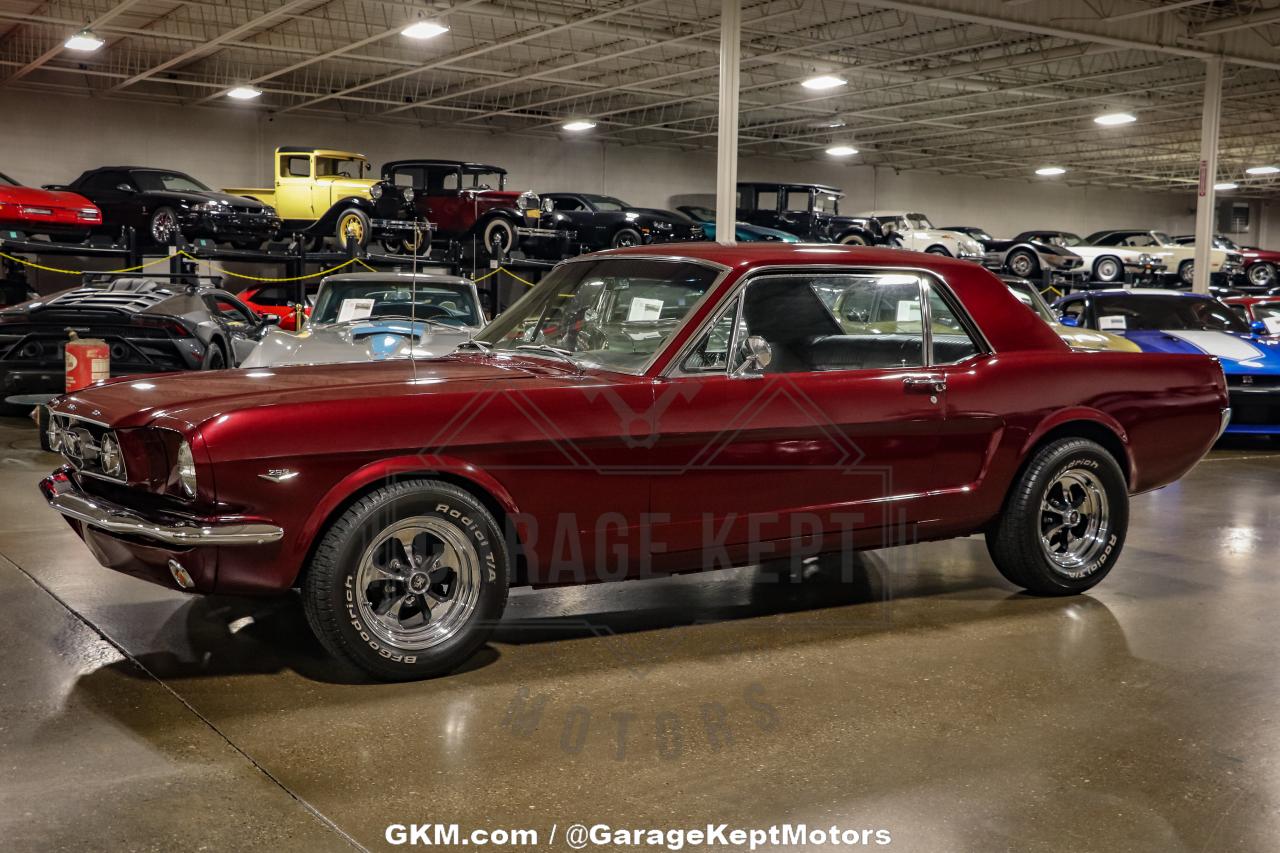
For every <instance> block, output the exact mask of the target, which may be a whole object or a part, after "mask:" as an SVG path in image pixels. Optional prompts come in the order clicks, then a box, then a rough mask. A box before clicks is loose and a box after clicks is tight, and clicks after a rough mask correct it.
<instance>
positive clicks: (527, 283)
mask: <svg viewBox="0 0 1280 853" xmlns="http://www.w3.org/2000/svg"><path fill="white" fill-rule="evenodd" d="M500 272H504V273H506V274H507V275H509V276H511V277H512V278H514V279H515V280H516V281H518V282H520V283H521V284H523V285H525V286H526V287H533V286H534V283H533V282H531V281H529V280H528V279H523V278H521V277H520V276H518V275H516V274H515V273H513V272H512V271H511V270H509V269H507V268H506V267H498V268H497V269H496V270H492V271H490V272H487V273H485V274H484V275H482V276H480V277H479V278H473V279H471V281H472V282H474V283H475V284H479V283H480V282H482V281H484V280H485V279H486V278H490V277H492V276H495V275H497V274H498V273H500Z"/></svg>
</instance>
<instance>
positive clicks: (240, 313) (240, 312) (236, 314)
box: [204, 293, 258, 326]
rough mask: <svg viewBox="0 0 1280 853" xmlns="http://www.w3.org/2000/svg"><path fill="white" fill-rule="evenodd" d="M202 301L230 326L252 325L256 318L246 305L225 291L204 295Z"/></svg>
mask: <svg viewBox="0 0 1280 853" xmlns="http://www.w3.org/2000/svg"><path fill="white" fill-rule="evenodd" d="M204 302H205V305H207V306H208V307H209V310H210V311H212V312H214V314H216V315H217V316H219V317H221V318H222V319H223V320H225V321H226V322H227V323H229V324H231V325H232V326H249V325H253V323H255V322H256V321H257V318H258V315H256V314H254V313H253V312H252V311H250V310H249V309H248V307H246V306H245V305H243V304H242V303H240V302H239V301H237V300H235V299H232V298H231V296H230V295H229V294H226V293H216V294H215V293H210V294H208V295H206V296H205V298H204Z"/></svg>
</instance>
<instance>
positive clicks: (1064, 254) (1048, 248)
mask: <svg viewBox="0 0 1280 853" xmlns="http://www.w3.org/2000/svg"><path fill="white" fill-rule="evenodd" d="M941 230H943V231H959V232H960V233H961V234H966V235H968V236H969V237H972V238H973V239H975V240H977V241H978V242H979V243H981V244H982V248H983V249H984V250H985V251H986V256H985V257H984V258H983V261H982V263H983V266H985V267H988V268H989V269H993V270H998V271H1000V272H1007V273H1009V274H1010V275H1015V276H1017V277H1019V278H1038V277H1040V276H1041V275H1043V274H1044V273H1045V272H1048V273H1049V274H1050V275H1052V276H1059V277H1062V276H1072V277H1074V276H1085V275H1087V274H1088V273H1089V270H1088V269H1086V268H1085V265H1084V258H1082V257H1080V256H1079V255H1077V254H1076V253H1075V252H1073V251H1071V250H1070V249H1068V248H1066V247H1065V246H1059V245H1057V244H1056V243H1050V242H1049V241H1048V240H1037V239H1034V238H1033V237H1031V236H1029V235H1027V234H1020V235H1018V236H1017V237H1015V238H1013V239H1012V240H997V239H996V238H995V237H992V236H991V235H990V234H989V233H987V231H986V230H985V229H983V228H978V227H976V226H973V225H948V226H946V227H945V228H943V229H941Z"/></svg>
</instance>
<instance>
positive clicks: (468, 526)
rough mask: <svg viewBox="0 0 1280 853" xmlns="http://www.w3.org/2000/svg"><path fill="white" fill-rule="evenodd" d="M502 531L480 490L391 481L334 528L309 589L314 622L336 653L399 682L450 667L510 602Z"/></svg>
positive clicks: (311, 570)
mask: <svg viewBox="0 0 1280 853" xmlns="http://www.w3.org/2000/svg"><path fill="white" fill-rule="evenodd" d="M509 565H510V563H509V557H508V554H507V547H506V541H505V540H504V538H503V535H502V530H501V528H500V527H499V526H498V522H497V521H496V520H495V519H494V517H493V515H491V514H490V513H489V511H488V510H487V509H485V507H484V505H483V504H481V503H480V502H479V501H478V500H476V499H475V498H474V497H472V495H470V494H469V493H467V492H465V491H463V490H462V489H459V488H458V487H457V486H454V485H451V484H449V483H444V482H440V481H438V480H429V479H417V480H408V481H405V482H401V483H394V484H392V485H389V486H384V487H382V488H380V489H378V490H377V491H375V492H372V493H371V494H369V495H366V496H365V497H363V498H361V499H360V500H358V501H356V503H355V504H353V505H352V506H351V508H350V509H348V510H347V511H346V512H345V513H343V514H342V515H341V516H340V517H339V518H338V519H337V520H336V521H334V522H333V523H332V524H331V525H330V526H329V528H328V530H326V531H325V532H324V533H323V535H322V537H321V539H320V544H319V546H318V547H317V548H316V552H315V556H314V557H313V558H312V560H311V564H310V566H309V567H308V570H307V574H306V578H305V579H304V581H303V586H302V600H303V605H304V607H305V610H306V614H307V621H308V623H310V625H311V628H312V630H313V631H314V632H315V634H316V636H317V637H318V638H319V639H320V642H321V643H322V644H323V645H324V646H325V648H326V649H328V650H329V651H330V652H331V653H332V654H334V655H335V656H337V657H339V658H342V659H345V660H347V661H350V662H351V663H353V664H355V665H356V666H358V667H360V668H361V669H363V670H365V671H366V672H368V673H370V674H372V675H374V676H377V677H378V678H384V679H388V680H392V681H408V680H411V679H418V678H430V677H433V676H437V675H443V674H445V673H448V672H450V671H452V670H454V669H456V668H457V667H458V666H460V665H461V664H462V663H463V662H465V661H466V660H467V659H468V658H470V657H471V656H472V655H473V654H474V653H475V652H476V651H477V650H478V649H479V648H480V647H481V646H482V645H484V643H485V641H486V640H488V638H489V635H490V634H491V633H492V632H493V629H494V627H495V626H496V625H497V623H498V620H499V619H500V618H501V617H502V611H503V609H504V608H505V607H506V603H507V577H508V571H507V570H508V566H509Z"/></svg>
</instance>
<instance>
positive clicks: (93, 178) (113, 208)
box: [76, 169, 145, 235]
mask: <svg viewBox="0 0 1280 853" xmlns="http://www.w3.org/2000/svg"><path fill="white" fill-rule="evenodd" d="M121 186H128V187H130V188H131V191H126V190H123V189H121ZM76 192H79V193H80V194H82V195H85V196H87V197H88V198H89V200H90V201H92V202H93V203H94V204H96V205H97V206H98V209H99V210H101V211H102V222H103V225H104V227H106V230H107V231H108V233H111V234H113V235H115V234H117V233H118V232H119V230H120V229H121V228H125V227H128V228H135V229H136V228H141V227H143V226H144V225H145V223H144V222H143V218H142V216H141V214H140V210H141V207H142V205H141V202H140V200H139V199H138V197H137V196H138V193H137V188H136V187H135V185H134V183H133V181H132V180H130V178H129V173H128V172H124V171H120V170H115V169H113V170H109V171H103V172H98V173H96V174H93V175H90V176H89V177H88V178H86V179H85V181H84V183H83V184H82V185H81V186H80V187H78V188H76Z"/></svg>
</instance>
